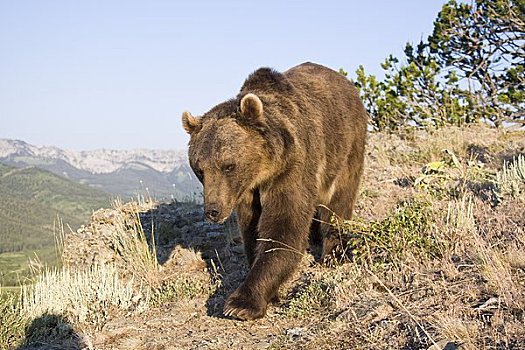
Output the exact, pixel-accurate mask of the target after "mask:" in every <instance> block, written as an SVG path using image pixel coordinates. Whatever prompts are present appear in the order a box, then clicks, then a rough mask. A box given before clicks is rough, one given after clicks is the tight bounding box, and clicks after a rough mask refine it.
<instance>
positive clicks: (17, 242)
mask: <svg viewBox="0 0 525 350" xmlns="http://www.w3.org/2000/svg"><path fill="white" fill-rule="evenodd" d="M109 203H110V195H109V194H106V193H104V192H101V191H98V190H94V189H92V188H90V187H88V186H84V185H80V184H76V183H74V182H71V181H69V180H66V179H63V178H61V177H58V176H56V175H54V174H52V173H50V172H47V171H44V170H40V169H37V168H23V169H18V168H13V167H10V166H6V165H3V164H0V207H1V210H0V283H1V284H2V285H6V284H8V281H9V282H10V283H11V282H13V281H12V278H10V277H9V275H10V273H8V272H6V270H7V271H9V270H11V271H10V272H14V271H12V267H13V259H14V260H16V261H17V262H16V264H15V265H17V264H19V263H20V264H25V262H26V261H27V256H31V255H33V257H34V254H33V252H34V251H37V252H41V253H42V254H44V255H47V251H52V250H53V249H54V233H53V231H54V230H56V228H54V225H55V223H56V222H57V219H58V218H60V220H62V221H63V223H64V225H66V227H67V226H70V227H71V228H72V229H75V230H76V229H77V228H78V227H79V226H80V225H81V224H83V223H85V222H86V221H87V220H88V219H89V216H90V214H91V213H92V211H93V210H96V209H98V208H101V207H107V206H108V205H109ZM41 258H42V259H44V260H47V256H45V257H41Z"/></svg>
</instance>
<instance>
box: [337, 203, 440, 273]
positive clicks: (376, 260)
mask: <svg viewBox="0 0 525 350" xmlns="http://www.w3.org/2000/svg"><path fill="white" fill-rule="evenodd" d="M335 227H336V228H337V229H338V230H339V232H340V236H341V242H342V243H341V246H340V248H341V250H342V253H343V257H344V258H345V259H350V260H352V261H355V262H358V263H364V264H366V265H368V266H369V267H370V268H371V269H373V270H374V269H377V268H380V269H386V268H390V267H395V266H399V265H400V264H403V263H405V262H407V260H412V261H417V260H419V259H420V258H433V257H439V256H440V255H441V251H442V246H443V242H441V241H440V240H439V239H437V238H436V237H435V235H434V234H433V233H434V232H433V213H432V209H431V203H430V202H429V201H427V200H425V199H412V200H409V201H407V202H404V203H402V204H401V205H400V206H399V207H398V208H397V209H395V210H394V211H393V212H392V213H391V214H390V215H389V216H387V217H386V218H385V219H383V220H377V221H369V222H363V221H360V220H354V221H338V220H336V222H335ZM335 254H336V255H337V254H338V253H337V252H336V253H335Z"/></svg>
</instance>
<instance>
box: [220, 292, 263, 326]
mask: <svg viewBox="0 0 525 350" xmlns="http://www.w3.org/2000/svg"><path fill="white" fill-rule="evenodd" d="M266 306H267V302H266V301H265V300H264V299H263V298H260V297H254V296H251V295H249V294H247V293H242V292H239V289H237V290H236V291H235V292H233V294H232V295H230V297H229V298H228V300H226V304H224V315H225V316H230V317H234V318H238V319H240V320H243V321H247V320H255V319H257V318H262V317H264V315H266Z"/></svg>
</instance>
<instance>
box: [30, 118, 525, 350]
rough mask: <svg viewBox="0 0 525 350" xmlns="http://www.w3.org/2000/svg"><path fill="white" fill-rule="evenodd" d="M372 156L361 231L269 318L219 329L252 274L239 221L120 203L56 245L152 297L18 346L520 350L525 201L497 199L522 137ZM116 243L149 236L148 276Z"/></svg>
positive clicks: (493, 134) (308, 271)
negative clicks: (120, 236) (151, 260)
mask: <svg viewBox="0 0 525 350" xmlns="http://www.w3.org/2000/svg"><path fill="white" fill-rule="evenodd" d="M367 153H368V154H367V161H366V170H365V176H364V179H363V184H362V188H361V194H360V199H359V204H358V207H357V209H356V221H355V222H354V223H346V222H344V223H340V224H341V228H342V231H341V233H342V236H341V237H342V246H341V248H342V251H344V253H345V255H344V256H343V257H341V256H338V257H337V258H336V259H335V260H334V261H332V263H331V264H321V263H319V262H317V261H316V260H315V259H314V257H313V255H312V254H311V253H309V252H306V253H305V256H304V258H303V260H302V264H301V266H300V268H299V269H298V271H297V272H296V274H295V276H294V278H293V279H292V280H291V281H289V282H288V283H287V284H286V285H285V286H284V288H282V290H281V293H280V294H281V301H280V303H279V304H277V305H273V306H271V307H270V308H269V310H268V315H267V316H266V317H265V318H264V319H261V320H256V321H249V322H241V321H237V320H233V319H230V318H227V317H224V316H223V315H222V307H223V305H224V301H225V298H226V297H227V296H228V294H229V293H231V292H232V291H233V290H234V289H235V288H236V286H238V285H239V283H240V282H241V281H242V279H243V277H244V276H245V274H246V272H247V265H246V262H245V259H244V256H243V253H242V250H243V249H242V242H241V241H240V239H239V237H238V235H237V233H236V230H235V224H234V223H233V222H230V223H227V224H225V225H223V226H219V225H212V224H208V223H206V222H204V221H203V219H202V216H203V213H202V209H201V208H200V207H199V206H197V205H190V204H182V203H154V202H146V203H127V204H118V205H116V206H115V208H114V209H105V210H101V211H98V212H96V213H95V214H94V215H93V217H92V220H91V223H89V224H88V225H86V226H83V227H81V228H80V229H79V230H78V231H77V232H75V233H72V234H68V235H66V239H65V243H64V252H63V259H64V265H65V266H67V267H68V268H70V269H71V270H75V269H83V268H86V267H87V266H93V265H98V266H100V265H111V264H115V265H116V266H117V267H118V269H119V271H120V274H121V276H122V278H124V279H126V278H127V279H129V278H132V277H133V278H134V279H133V281H134V288H137V289H141V288H142V289H141V290H147V291H148V293H146V292H143V293H142V294H140V296H138V297H137V302H136V305H137V307H133V308H127V309H126V310H125V311H122V310H120V309H119V307H118V305H117V306H115V305H112V306H108V307H106V308H104V309H103V310H106V311H105V312H107V315H105V316H104V318H103V320H102V321H98V322H76V321H70V320H71V319H72V318H71V317H70V318H67V317H65V318H64V319H60V320H59V321H57V322H56V324H57V325H59V326H60V327H62V329H66V330H67V331H66V332H65V334H66V336H59V335H60V332H59V331H56V330H54V331H49V332H50V334H54V336H48V337H47V338H46V337H42V336H35V335H34V333H35V332H36V331H35V330H34V329H33V330H31V331H28V334H27V336H26V338H27V339H29V340H27V339H26V341H25V345H24V346H22V347H21V349H22V348H23V349H36V348H53V349H58V348H71V349H74V348H83V349H432V350H438V349H447V350H452V349H472V350H473V349H525V253H524V252H525V214H524V213H525V190H524V188H523V187H522V186H523V184H522V183H520V182H519V181H518V182H517V185H516V186H517V187H515V188H514V190H512V189H510V190H508V191H510V192H508V191H507V190H505V191H503V190H502V189H501V188H500V187H498V186H497V185H496V183H497V181H496V177H497V175H496V174H498V172H501V170H502V169H503V168H504V166H506V165H508V164H507V162H509V161H512V160H515V159H516V158H517V157H519V156H520V155H521V156H523V155H525V133H524V132H523V131H512V132H510V131H507V132H504V131H497V130H494V129H488V128H485V127H473V128H464V129H458V128H446V129H442V130H440V131H438V132H434V133H422V132H415V133H410V134H406V135H401V136H399V135H387V134H373V135H371V136H370V138H369V141H368V146H367ZM524 181H525V177H524ZM512 186H514V185H512ZM513 191H514V192H513ZM414 203H416V204H417V205H415V206H414ZM137 218H138V219H140V220H137ZM137 222H139V223H140V224H139V225H137ZM345 225H346V226H345ZM139 226H140V227H139ZM345 227H346V229H345ZM116 230H124V231H129V234H130V235H135V236H136V235H139V236H140V233H141V232H143V233H144V235H145V236H146V237H147V239H148V242H149V243H150V246H155V247H156V251H155V253H154V254H155V256H156V258H157V259H156V260H157V261H158V265H154V266H153V267H152V268H147V267H144V266H145V265H144V264H142V265H141V264H138V263H137V261H132V260H130V259H129V257H128V256H126V254H125V253H123V249H124V248H123V245H122V244H120V243H118V242H117V243H116V241H115V234H114V232H115V231H116ZM414 232H415V235H413V234H414ZM410 235H412V236H410ZM152 237H153V239H152ZM407 237H408V238H407ZM343 238H344V239H343ZM343 242H344V243H343ZM352 242H354V243H352ZM363 242H364V243H363ZM360 244H361V245H360ZM349 247H350V248H349ZM313 249H314V250H315V247H313ZM349 249H350V250H351V252H350V253H349ZM144 286H147V287H148V288H146V289H144ZM139 299H140V300H139ZM139 304H140V305H141V307H138V305H139ZM73 319H74V317H73ZM59 326H57V327H59ZM46 327H49V322H47V326H46ZM50 329H55V328H53V327H50ZM32 332H33V333H32ZM36 333H38V332H36ZM62 333H64V332H62ZM57 334H58V335H57ZM46 342H47V343H46Z"/></svg>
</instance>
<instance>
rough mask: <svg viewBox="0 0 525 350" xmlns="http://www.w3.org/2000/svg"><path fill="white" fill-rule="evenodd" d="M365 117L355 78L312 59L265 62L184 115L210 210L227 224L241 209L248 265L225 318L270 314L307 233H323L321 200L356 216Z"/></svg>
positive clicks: (342, 213)
mask: <svg viewBox="0 0 525 350" xmlns="http://www.w3.org/2000/svg"><path fill="white" fill-rule="evenodd" d="M367 122H368V115H367V113H366V111H365V109H364V107H363V104H362V102H361V100H360V99H359V95H358V92H357V90H356V89H355V87H354V86H353V84H352V83H351V82H350V81H348V80H347V79H346V78H345V77H343V76H342V75H341V74H339V73H337V72H335V71H333V70H331V69H328V68H326V67H323V66H321V65H318V64H313V63H303V64H301V65H299V66H296V67H293V68H291V69H290V70H288V71H286V72H284V73H278V72H276V71H274V70H272V69H269V68H261V69H258V70H257V71H255V72H254V73H252V74H251V75H250V76H249V77H248V78H247V79H246V81H245V82H244V85H243V86H242V88H241V91H240V93H239V94H238V95H237V97H236V98H233V99H231V100H229V101H226V102H223V103H221V104H219V105H217V106H215V107H214V108H212V109H211V110H210V111H209V112H207V113H206V114H204V115H203V116H202V117H201V118H196V117H193V116H192V115H191V114H190V113H189V112H184V113H183V115H182V124H183V126H184V129H185V130H186V131H187V132H188V133H189V134H190V135H191V138H190V142H189V151H188V152H189V160H190V165H191V167H192V169H193V171H194V172H195V174H196V176H197V177H198V178H199V180H200V181H201V182H202V184H203V185H204V212H205V215H206V217H207V218H208V219H209V220H210V221H212V222H216V223H223V222H224V221H225V220H226V219H227V218H228V217H229V216H230V215H231V213H232V211H233V210H236V212H237V217H238V222H239V230H240V232H241V235H242V238H243V241H244V249H245V253H246V256H247V259H248V263H249V264H250V271H249V273H248V275H247V277H246V279H245V281H244V282H243V283H242V284H241V286H240V287H239V288H238V289H237V290H236V291H235V292H234V293H232V294H231V295H230V296H229V298H228V299H227V301H226V303H225V306H224V314H225V315H226V316H231V317H235V318H238V319H242V320H252V319H256V318H260V317H263V316H264V315H265V314H266V308H267V305H268V303H269V302H270V301H272V300H275V299H277V297H278V290H279V286H280V285H281V284H282V283H283V282H284V281H285V280H286V279H287V278H289V277H290V276H291V275H292V273H293V271H294V269H295V268H296V266H297V265H298V263H299V261H300V259H301V256H302V254H303V252H304V251H305V249H306V247H307V245H308V238H309V234H310V231H314V232H312V234H315V235H316V236H318V237H319V233H318V232H319V229H320V227H319V225H316V224H315V222H316V221H317V220H314V218H316V217H317V218H320V221H328V219H329V215H324V214H323V215H319V214H318V208H319V205H324V206H326V207H327V208H329V209H330V210H332V211H333V212H334V213H336V214H337V215H339V216H341V217H343V218H350V217H351V215H352V210H353V208H354V203H355V200H356V195H357V190H358V185H359V179H360V177H361V174H362V172H363V159H364V148H365V138H366V131H367ZM319 213H321V211H319ZM323 213H326V211H323ZM313 220H314V221H313ZM313 222H314V224H312V223H313ZM325 251H326V249H325Z"/></svg>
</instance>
